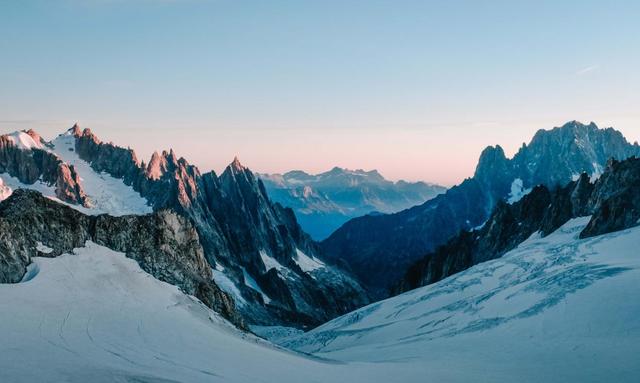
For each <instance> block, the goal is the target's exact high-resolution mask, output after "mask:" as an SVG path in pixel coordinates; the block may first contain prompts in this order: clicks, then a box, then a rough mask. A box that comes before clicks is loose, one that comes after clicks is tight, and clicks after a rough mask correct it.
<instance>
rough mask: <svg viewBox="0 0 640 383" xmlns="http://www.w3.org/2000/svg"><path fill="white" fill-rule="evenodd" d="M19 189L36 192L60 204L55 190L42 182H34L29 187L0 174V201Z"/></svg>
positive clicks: (7, 174) (6, 174) (13, 178)
mask: <svg viewBox="0 0 640 383" xmlns="http://www.w3.org/2000/svg"><path fill="white" fill-rule="evenodd" d="M20 188H22V189H32V190H36V191H39V192H40V193H42V195H44V196H47V197H49V198H51V199H55V200H56V201H58V202H62V201H60V200H59V199H58V198H57V197H56V189H55V187H53V186H49V185H47V184H46V183H44V182H42V181H36V182H35V183H33V184H31V185H27V184H23V183H22V182H20V180H19V179H17V178H16V177H11V176H10V175H9V173H0V201H3V200H5V199H7V198H9V197H10V196H11V194H13V191H14V190H16V189H20Z"/></svg>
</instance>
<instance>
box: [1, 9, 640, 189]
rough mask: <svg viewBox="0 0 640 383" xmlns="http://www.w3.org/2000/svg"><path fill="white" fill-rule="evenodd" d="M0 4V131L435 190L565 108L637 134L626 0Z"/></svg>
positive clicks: (636, 43) (636, 38) (634, 47)
mask: <svg viewBox="0 0 640 383" xmlns="http://www.w3.org/2000/svg"><path fill="white" fill-rule="evenodd" d="M559 3H560V2H559V1H527V2H525V1H437V2H436V1H402V0H396V1H364V0H363V1H346V0H342V1H326V0H323V1H231V0H229V1H227V0H217V1H216V0H212V1H206V0H127V1H125V0H85V1H81V0H60V1H56V0H42V1H30V0H19V1H11V0H0V36H2V37H1V38H0V132H7V131H13V130H16V129H27V128H34V129H36V130H37V131H39V132H40V133H41V134H42V135H43V136H45V137H53V136H54V135H55V134H57V133H59V132H61V131H63V130H65V129H67V128H68V127H70V126H71V125H72V124H73V123H74V122H75V121H78V122H79V123H80V125H81V126H82V127H89V128H92V129H93V130H94V131H95V133H96V134H97V135H98V136H99V137H101V138H102V139H103V140H106V141H111V140H112V141H114V142H116V143H119V144H122V145H125V146H126V145H129V146H131V147H133V148H134V149H136V151H137V152H138V153H139V156H140V157H142V158H145V159H146V158H148V156H149V155H150V154H151V152H152V151H153V150H155V149H163V148H169V147H173V148H174V149H175V150H176V151H177V152H178V154H179V155H182V156H184V157H186V158H187V159H188V160H189V161H190V162H192V163H195V164H197V165H198V166H200V167H201V169H202V170H209V169H211V168H213V169H214V170H216V171H218V172H219V171H220V170H221V169H222V168H223V167H224V166H225V165H226V164H228V163H229V162H230V161H231V160H232V159H233V157H234V155H238V156H239V157H240V159H241V161H242V162H243V163H244V164H245V165H247V166H249V167H250V168H251V169H252V170H255V171H260V172H282V171H287V170H291V169H303V170H306V171H310V172H319V171H324V170H328V169H330V168H331V167H333V166H342V167H348V168H364V169H372V168H376V169H378V170H380V171H381V172H382V174H383V175H385V176H387V177H388V178H391V179H400V178H403V179H408V180H419V179H420V180H428V181H435V182H439V183H442V184H446V185H451V184H455V183H458V182H459V181H461V180H462V179H463V178H465V177H468V176H470V175H472V173H473V169H474V167H475V164H476V161H477V158H478V155H479V153H480V151H481V150H482V149H483V148H484V147H485V146H486V145H490V144H497V143H500V144H501V145H502V146H503V147H504V148H505V150H506V151H507V153H508V154H509V155H511V154H513V153H514V152H515V150H516V149H517V148H518V147H519V146H520V145H521V143H522V142H523V141H528V140H529V139H530V137H531V136H532V135H533V133H534V132H535V131H536V130H537V129H540V128H551V127H553V126H558V125H561V124H563V123H564V122H566V121H568V120H573V119H577V120H581V121H584V122H589V121H595V122H596V123H597V124H598V125H600V126H614V127H615V128H617V129H619V130H621V131H622V132H623V133H624V134H625V136H627V138H628V139H629V140H631V141H635V140H640V75H639V74H638V72H639V71H640V22H639V20H640V2H638V1H627V2H617V1H597V2H596V1H562V2H561V3H562V4H559Z"/></svg>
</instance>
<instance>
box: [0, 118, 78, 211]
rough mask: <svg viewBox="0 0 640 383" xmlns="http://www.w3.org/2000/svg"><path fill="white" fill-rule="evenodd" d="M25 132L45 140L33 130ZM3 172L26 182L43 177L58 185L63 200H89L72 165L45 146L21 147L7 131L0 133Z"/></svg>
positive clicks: (51, 183) (50, 183)
mask: <svg viewBox="0 0 640 383" xmlns="http://www.w3.org/2000/svg"><path fill="white" fill-rule="evenodd" d="M25 133H27V134H28V135H29V136H31V137H32V138H33V139H34V140H37V141H38V142H40V141H42V139H41V138H40V136H39V135H38V134H37V133H35V132H34V131H32V130H29V131H27V132H25ZM0 173H8V174H9V175H10V176H12V177H15V178H17V179H18V180H20V182H22V183H24V184H33V183H35V182H36V181H39V180H40V181H42V182H44V183H46V184H49V185H52V186H55V191H56V196H57V197H58V198H60V199H61V200H62V201H65V202H69V203H73V204H79V205H83V206H87V204H88V201H87V198H86V195H85V193H84V191H83V189H82V185H81V184H80V178H79V177H78V174H77V173H76V171H75V169H74V168H73V166H69V165H68V164H66V163H64V162H63V161H62V160H60V159H59V158H58V157H57V156H56V155H55V154H53V153H50V152H48V151H46V150H44V149H39V148H31V149H24V148H19V147H18V146H16V145H15V143H14V142H13V141H12V140H11V139H10V138H9V137H8V135H3V136H0Z"/></svg>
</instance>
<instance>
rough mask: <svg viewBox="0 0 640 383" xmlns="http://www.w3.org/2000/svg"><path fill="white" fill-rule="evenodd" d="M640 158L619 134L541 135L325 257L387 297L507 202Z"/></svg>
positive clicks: (576, 125)
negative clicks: (416, 267) (425, 260)
mask: <svg viewBox="0 0 640 383" xmlns="http://www.w3.org/2000/svg"><path fill="white" fill-rule="evenodd" d="M638 154H640V146H638V144H637V143H634V144H630V143H629V142H627V140H626V139H625V138H624V136H623V135H622V134H621V133H620V132H618V131H616V130H615V129H613V128H607V129H599V128H598V127H597V126H596V124H595V123H591V124H588V125H585V124H582V123H580V122H577V121H571V122H568V123H566V124H564V125H563V126H561V127H556V128H554V129H551V130H539V131H538V132H537V133H536V134H535V135H534V137H533V139H532V140H531V142H530V143H529V144H528V145H527V144H523V145H522V147H521V148H520V149H519V150H518V152H517V153H516V154H515V155H514V156H513V158H511V159H509V158H507V157H506V156H505V153H504V150H503V149H502V148H501V147H500V146H499V145H496V146H490V147H487V148H486V149H484V150H483V151H482V153H481V155H480V159H479V161H478V165H477V167H476V170H475V173H474V175H473V177H471V178H468V179H466V180H464V181H463V182H462V183H461V184H459V185H457V186H454V187H452V188H450V189H449V190H447V191H446V193H444V194H441V195H439V196H437V197H435V198H433V199H431V200H429V201H427V202H425V203H424V204H422V205H419V206H415V207H412V208H410V209H407V210H404V211H401V212H398V213H394V214H384V215H369V216H363V217H358V218H354V219H352V220H350V221H348V222H347V223H345V224H344V225H343V226H342V227H340V228H339V229H338V230H336V231H335V232H334V233H332V234H331V236H329V237H328V238H327V239H325V240H324V241H322V243H321V247H322V249H323V251H324V254H325V255H326V256H327V257H328V258H330V259H331V260H332V261H333V262H334V263H336V264H338V263H339V264H345V265H347V266H348V268H349V269H350V270H352V271H353V272H354V273H355V274H356V275H357V276H358V277H359V278H360V280H361V281H362V282H363V283H364V284H365V285H366V286H368V287H369V289H371V290H372V291H375V292H376V293H377V294H380V295H381V296H386V295H387V294H388V289H389V288H391V287H392V285H394V284H395V283H396V282H397V281H398V280H399V279H400V278H401V277H402V276H403V274H404V272H405V271H406V270H407V268H408V267H409V266H410V265H412V264H413V263H414V262H416V261H417V260H418V259H420V258H422V257H423V256H425V255H426V254H427V253H429V252H431V251H433V250H435V249H436V248H437V247H438V246H439V245H442V244H444V243H446V242H447V241H448V240H449V239H450V238H452V237H453V236H455V235H456V234H457V233H458V232H459V231H461V230H465V231H467V230H470V229H473V228H475V227H478V226H480V225H482V224H484V223H485V221H486V220H487V219H488V218H489V216H490V214H491V211H492V210H493V208H494V207H495V206H496V204H498V202H499V201H501V200H508V201H510V202H514V201H517V200H518V199H519V198H521V197H522V195H524V194H526V193H527V192H528V191H530V189H531V188H533V187H534V186H536V185H539V184H542V185H547V186H548V187H552V188H553V187H556V186H561V185H564V184H566V183H568V182H570V181H571V180H572V179H576V178H578V177H579V175H580V174H581V173H583V172H586V173H587V174H589V175H590V176H592V177H597V176H598V175H599V174H600V173H601V172H602V171H603V169H604V167H605V166H606V164H607V161H608V160H609V159H610V158H614V159H619V160H620V159H625V158H628V157H630V156H634V155H638Z"/></svg>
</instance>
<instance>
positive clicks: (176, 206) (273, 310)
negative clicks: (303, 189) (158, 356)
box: [0, 125, 368, 326]
mask: <svg viewBox="0 0 640 383" xmlns="http://www.w3.org/2000/svg"><path fill="white" fill-rule="evenodd" d="M0 179H2V184H0V193H1V195H2V196H3V198H6V197H8V196H10V195H11V193H12V190H13V189H16V188H30V189H35V190H37V191H39V192H41V193H42V194H43V195H45V196H47V197H49V198H51V199H54V200H55V201H58V202H61V203H64V204H67V205H68V206H70V207H72V208H74V209H76V210H79V211H80V212H82V213H84V214H87V215H99V214H109V215H110V216H125V215H142V214H150V213H152V212H157V211H163V210H172V211H174V212H176V213H177V214H178V215H179V216H181V217H184V218H187V219H188V220H189V222H190V223H191V224H192V225H193V226H194V227H195V229H196V231H197V234H198V239H197V240H198V242H199V244H200V245H201V247H202V251H203V254H204V258H205V259H206V261H207V262H208V264H209V266H210V267H211V269H212V272H211V273H210V274H211V275H212V276H213V278H214V283H215V284H216V285H218V286H220V287H221V288H222V289H223V290H225V291H226V292H227V293H229V294H230V295H231V296H233V297H234V299H235V301H236V304H237V308H238V310H239V311H240V312H241V314H242V316H243V317H244V319H245V320H246V321H247V322H248V323H259V324H280V323H287V324H289V325H294V326H309V325H317V324H320V323H322V322H323V321H325V320H327V319H329V318H331V317H335V316H337V315H339V314H342V313H345V312H348V311H349V310H351V309H354V308H356V307H359V306H362V305H364V304H366V303H368V297H367V295H366V293H365V291H364V290H363V289H362V287H361V286H360V285H359V283H358V282H357V281H356V280H354V279H353V278H352V277H350V276H349V275H348V274H347V273H346V272H344V271H342V270H340V269H339V268H337V267H334V266H331V265H328V264H326V263H325V262H323V261H322V260H321V259H320V258H319V254H318V251H317V249H316V247H317V246H316V244H315V243H314V242H313V241H312V240H311V239H310V238H309V236H308V235H307V234H305V233H304V232H303V231H302V230H301V228H300V226H299V225H298V223H297V221H296V219H295V215H294V213H293V212H292V211H291V210H290V209H286V208H283V207H282V206H281V205H279V204H277V203H273V202H271V200H270V199H269V197H268V196H267V194H266V191H265V189H264V186H263V185H262V183H261V182H260V181H259V180H258V179H257V178H256V177H255V176H254V175H253V173H252V172H251V171H250V170H249V169H247V168H245V167H244V166H242V164H240V162H239V161H238V160H237V159H236V160H234V161H233V162H232V163H231V164H230V165H229V166H228V167H227V168H226V169H225V171H224V172H223V173H222V174H221V175H219V176H218V175H216V174H215V173H214V172H208V173H204V174H201V173H200V171H199V170H198V169H197V168H196V167H195V166H193V165H190V164H189V163H188V162H187V161H186V160H185V159H184V158H179V157H178V156H177V155H176V154H175V153H174V152H173V151H169V152H166V151H165V152H162V153H157V152H156V153H154V155H153V156H152V158H151V159H150V161H149V163H148V164H145V163H144V162H143V161H139V160H138V159H137V157H136V155H135V153H134V152H133V150H131V149H128V148H122V147H118V146H116V145H114V144H112V143H105V142H102V141H100V140H99V139H98V138H97V137H96V136H95V135H94V134H93V133H92V132H91V131H90V130H88V129H85V130H81V129H80V128H79V127H78V126H77V125H76V126H74V127H73V128H71V129H70V130H69V131H67V132H65V133H63V134H61V135H60V136H58V137H56V138H55V139H54V140H52V141H51V142H47V141H45V140H43V139H42V138H40V136H39V135H38V134H37V133H35V132H34V131H27V132H16V133H12V134H8V135H3V136H0ZM82 220H85V218H82ZM43 227H48V226H47V225H44V226H43ZM87 238H88V239H91V238H93V237H92V236H88V237H87ZM45 245H49V244H45ZM79 245H80V244H79V243H75V246H79ZM63 247H64V249H62V248H61V249H60V250H64V251H69V250H70V249H69V248H68V246H63ZM18 253H19V254H18V255H17V257H23V258H24V259H26V260H28V259H29V258H30V257H31V256H35V254H36V253H35V250H32V249H21V250H20V251H19V252H18ZM58 253H60V252H58ZM23 267H24V265H22V267H19V268H18V269H19V270H23Z"/></svg>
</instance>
